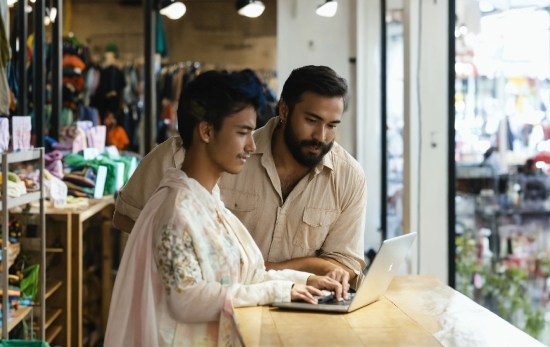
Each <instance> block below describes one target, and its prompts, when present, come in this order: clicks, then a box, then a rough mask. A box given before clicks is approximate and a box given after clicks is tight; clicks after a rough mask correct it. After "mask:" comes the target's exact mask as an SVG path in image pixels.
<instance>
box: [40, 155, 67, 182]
mask: <svg viewBox="0 0 550 347" xmlns="http://www.w3.org/2000/svg"><path fill="white" fill-rule="evenodd" d="M62 160H63V153H61V151H58V150H55V151H53V152H50V153H46V154H44V164H45V165H46V169H47V170H48V171H49V172H51V174H52V175H54V176H55V177H57V178H60V179H63V162H62Z"/></svg>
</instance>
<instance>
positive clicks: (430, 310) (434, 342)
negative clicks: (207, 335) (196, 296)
mask: <svg viewBox="0 0 550 347" xmlns="http://www.w3.org/2000/svg"><path fill="white" fill-rule="evenodd" d="M235 311H236V316H237V321H238V323H239V329H240V331H241V334H242V336H243V339H244V342H245V345H246V346H302V347H303V346H319V347H320V346H391V347H397V346H407V347H412V346H422V347H429V346H461V347H468V346H500V347H503V346H513V347H517V346H523V347H528V346H543V345H542V344H541V343H540V342H538V341H537V340H535V339H533V338H532V337H531V336H529V335H527V334H525V333H524V332H522V331H520V330H519V329H517V328H515V327H514V326H512V325H511V324H509V323H508V322H506V321H504V320H503V319H501V318H500V317H498V316H497V315H495V314H493V313H492V312H490V311H488V310H487V309H485V308H483V307H481V306H479V305H478V304H476V303H475V302H473V301H472V300H470V299H468V298H467V297H465V296H464V295H462V294H460V293H459V292H457V291H455V290H453V289H452V288H450V287H448V286H446V285H444V284H443V283H441V282H440V281H439V280H437V279H436V278H435V277H432V276H398V277H396V278H395V279H394V280H393V282H392V283H391V285H390V287H389V288H388V290H387V292H386V293H385V295H384V296H383V297H382V298H380V300H379V301H377V302H375V303H373V304H371V305H368V306H366V307H363V308H361V309H359V310H357V311H355V312H351V313H347V314H335V313H314V312H302V311H287V310H280V309H277V308H273V307H268V306H258V307H247V308H238V309H236V310H235Z"/></svg>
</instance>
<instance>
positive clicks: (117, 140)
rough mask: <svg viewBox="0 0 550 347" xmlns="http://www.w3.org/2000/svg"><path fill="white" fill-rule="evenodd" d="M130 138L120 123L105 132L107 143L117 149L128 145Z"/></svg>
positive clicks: (120, 149) (122, 148)
mask: <svg viewBox="0 0 550 347" xmlns="http://www.w3.org/2000/svg"><path fill="white" fill-rule="evenodd" d="M129 144H130V140H129V139H128V134H126V131H125V130H124V128H123V127H121V126H120V125H118V126H116V127H114V128H112V129H109V131H108V132H107V145H109V146H115V147H116V148H117V149H118V150H119V151H122V150H124V149H126V147H128V145H129Z"/></svg>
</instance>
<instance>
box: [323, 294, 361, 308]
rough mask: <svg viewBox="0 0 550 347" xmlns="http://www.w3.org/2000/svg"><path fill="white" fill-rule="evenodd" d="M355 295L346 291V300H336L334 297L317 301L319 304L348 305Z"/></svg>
mask: <svg viewBox="0 0 550 347" xmlns="http://www.w3.org/2000/svg"><path fill="white" fill-rule="evenodd" d="M354 297H355V293H348V300H342V301H337V300H336V299H335V298H333V299H331V300H328V301H325V302H323V303H319V304H320V305H334V306H348V305H349V304H351V300H353V298H354Z"/></svg>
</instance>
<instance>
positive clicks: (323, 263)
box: [265, 257, 356, 280]
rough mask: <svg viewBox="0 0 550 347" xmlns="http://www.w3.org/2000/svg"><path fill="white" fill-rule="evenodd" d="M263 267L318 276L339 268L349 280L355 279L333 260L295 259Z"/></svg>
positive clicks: (351, 272) (348, 270) (344, 267)
mask: <svg viewBox="0 0 550 347" xmlns="http://www.w3.org/2000/svg"><path fill="white" fill-rule="evenodd" d="M265 267H266V268H267V269H268V270H284V269H292V270H297V271H305V272H310V273H313V274H315V275H319V276H324V275H326V274H327V273H329V272H330V271H332V270H334V268H336V267H340V268H342V269H344V270H345V271H346V272H348V273H349V278H350V280H351V279H353V278H355V277H356V274H355V272H354V271H353V270H351V269H350V268H348V267H347V266H345V265H342V264H340V263H339V262H337V261H336V260H334V259H328V258H322V257H304V258H295V259H289V260H286V261H283V262H280V263H269V262H266V263H265Z"/></svg>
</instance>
